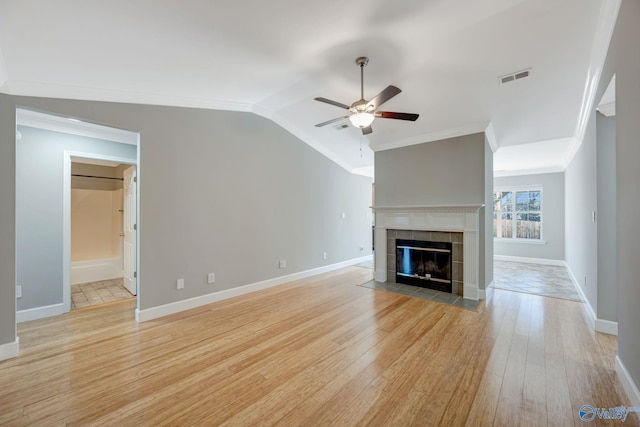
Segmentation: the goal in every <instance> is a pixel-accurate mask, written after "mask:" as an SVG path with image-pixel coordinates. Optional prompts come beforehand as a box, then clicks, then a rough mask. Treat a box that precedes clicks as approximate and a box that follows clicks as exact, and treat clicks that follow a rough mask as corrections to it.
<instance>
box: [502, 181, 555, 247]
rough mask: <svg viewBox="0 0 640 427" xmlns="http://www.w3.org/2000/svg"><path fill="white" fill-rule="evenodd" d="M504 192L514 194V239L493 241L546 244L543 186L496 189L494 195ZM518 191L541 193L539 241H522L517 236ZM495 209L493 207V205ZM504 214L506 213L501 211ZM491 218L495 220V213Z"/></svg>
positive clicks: (512, 219)
mask: <svg viewBox="0 0 640 427" xmlns="http://www.w3.org/2000/svg"><path fill="white" fill-rule="evenodd" d="M499 191H500V192H502V191H509V192H512V193H513V198H512V203H513V210H512V211H511V213H512V215H511V229H512V236H513V237H494V238H493V240H494V241H495V242H499V243H530V244H534V245H535V244H542V245H544V244H546V243H547V242H546V241H545V240H544V214H543V211H544V191H543V188H542V185H518V186H503V187H494V189H493V194H494V195H495V193H497V192H499ZM518 191H539V192H540V238H539V239H522V238H517V237H515V236H516V234H517V233H516V229H517V228H516V214H517V211H516V197H515V193H516V192H518ZM494 197H495V196H494ZM492 207H493V205H492ZM500 212H504V211H500ZM491 217H492V218H493V212H492V213H491Z"/></svg>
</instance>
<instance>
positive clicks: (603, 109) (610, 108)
mask: <svg viewBox="0 0 640 427" xmlns="http://www.w3.org/2000/svg"><path fill="white" fill-rule="evenodd" d="M597 110H598V111H599V112H600V113H601V114H602V115H603V116H605V117H612V116H615V115H616V103H615V101H614V102H609V103H608V104H601V105H599V106H598V108H597Z"/></svg>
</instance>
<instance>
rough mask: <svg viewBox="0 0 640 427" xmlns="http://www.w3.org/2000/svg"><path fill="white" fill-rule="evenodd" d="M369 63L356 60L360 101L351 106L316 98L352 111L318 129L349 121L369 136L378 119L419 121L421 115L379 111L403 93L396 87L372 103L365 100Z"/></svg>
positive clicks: (387, 90)
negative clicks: (358, 73) (365, 72)
mask: <svg viewBox="0 0 640 427" xmlns="http://www.w3.org/2000/svg"><path fill="white" fill-rule="evenodd" d="M368 63H369V58H367V57H366V56H361V57H359V58H357V59H356V64H357V65H358V66H359V67H360V100H359V101H356V102H354V103H353V104H351V105H350V106H349V105H345V104H342V103H340V102H336V101H332V100H330V99H327V98H322V97H320V98H314V99H315V100H316V101H320V102H324V103H327V104H331V105H335V106H336V107H340V108H344V109H345V110H349V111H351V114H349V115H347V116H342V117H337V118H335V119H331V120H327V121H326V122H322V123H318V124H317V125H316V127H322V126H326V125H328V124H331V123H335V122H339V121H340V120H344V119H349V121H350V122H351V123H352V124H353V125H354V126H355V127H357V128H360V129H362V134H363V135H368V134H370V133H371V132H373V129H371V123H373V120H374V119H375V118H377V117H379V118H381V119H396V120H410V121H412V122H415V121H416V120H417V119H418V116H419V114H412V113H395V112H392V111H377V109H378V107H380V106H381V105H382V104H384V103H385V102H387V101H388V100H390V99H391V98H393V97H394V96H396V95H397V94H399V93H400V92H402V91H401V90H400V89H398V88H397V87H395V86H387V87H386V89H384V90H383V91H382V92H380V93H379V94H377V95H376V96H375V97H374V98H373V99H372V100H371V101H367V100H366V99H364V67H365V65H367V64H368Z"/></svg>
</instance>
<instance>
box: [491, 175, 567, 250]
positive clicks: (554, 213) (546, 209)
mask: <svg viewBox="0 0 640 427" xmlns="http://www.w3.org/2000/svg"><path fill="white" fill-rule="evenodd" d="M493 184H494V187H495V188H499V187H528V186H531V187H542V222H543V236H542V238H543V240H544V241H546V242H547V243H546V244H544V245H543V244H538V243H516V242H501V241H498V240H497V241H495V254H496V255H506V256H516V257H527V258H541V259H550V260H564V258H565V254H564V232H565V230H564V219H565V218H564V173H563V172H558V173H544V174H536V175H519V176H505V177H498V178H495V179H494V180H493ZM492 203H493V200H492ZM491 232H492V233H493V229H492V230H491Z"/></svg>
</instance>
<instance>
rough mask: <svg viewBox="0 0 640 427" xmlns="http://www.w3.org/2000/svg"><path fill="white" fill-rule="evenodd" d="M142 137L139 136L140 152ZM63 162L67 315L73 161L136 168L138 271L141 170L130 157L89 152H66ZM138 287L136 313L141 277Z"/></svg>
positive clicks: (68, 304)
mask: <svg viewBox="0 0 640 427" xmlns="http://www.w3.org/2000/svg"><path fill="white" fill-rule="evenodd" d="M139 142H140V135H139V134H138V151H139V149H140V148H139V147H140V145H139ZM63 156H64V160H63V162H64V163H63V172H62V173H63V183H62V306H63V310H64V312H65V313H68V312H69V311H71V163H72V162H71V160H72V158H82V159H91V160H104V161H109V162H116V163H120V164H126V165H133V166H135V167H136V172H137V175H136V176H137V177H138V182H137V185H136V224H138V227H137V229H136V230H135V236H136V270H138V271H139V270H140V269H139V265H140V180H139V177H140V168H139V166H138V160H137V159H132V158H128V157H115V156H107V155H102V154H95V153H89V152H81V151H73V150H65V151H64V154H63ZM135 286H136V290H137V293H136V312H137V311H138V310H139V309H140V277H139V275H138V277H136V278H135Z"/></svg>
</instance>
